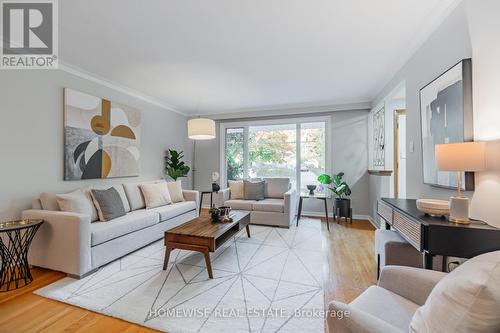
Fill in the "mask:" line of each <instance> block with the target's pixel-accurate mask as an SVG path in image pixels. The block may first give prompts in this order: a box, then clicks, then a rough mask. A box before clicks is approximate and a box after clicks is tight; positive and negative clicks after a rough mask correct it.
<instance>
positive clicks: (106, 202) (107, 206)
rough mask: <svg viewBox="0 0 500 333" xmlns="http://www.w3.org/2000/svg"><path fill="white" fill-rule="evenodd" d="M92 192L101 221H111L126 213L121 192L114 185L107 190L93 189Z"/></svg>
mask: <svg viewBox="0 0 500 333" xmlns="http://www.w3.org/2000/svg"><path fill="white" fill-rule="evenodd" d="M90 193H91V195H92V199H93V200H94V205H95V207H96V208H97V214H98V215H99V220H100V221H101V222H104V221H110V220H112V219H115V218H117V217H120V216H124V215H125V214H126V211H125V207H124V206H123V201H122V199H121V197H120V194H119V193H118V191H117V190H116V189H115V188H114V187H110V188H108V189H107V190H91V191H90Z"/></svg>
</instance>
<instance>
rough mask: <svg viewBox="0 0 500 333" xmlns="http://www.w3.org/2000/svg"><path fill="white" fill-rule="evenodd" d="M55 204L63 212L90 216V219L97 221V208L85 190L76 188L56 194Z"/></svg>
mask: <svg viewBox="0 0 500 333" xmlns="http://www.w3.org/2000/svg"><path fill="white" fill-rule="evenodd" d="M56 200H57V204H58V205H59V209H60V210H62V211H63V212H71V213H77V214H84V215H89V216H90V221H91V222H94V221H97V218H98V217H97V210H96V208H95V206H94V203H93V202H92V198H91V197H90V193H89V191H87V190H76V191H74V192H71V193H66V194H56Z"/></svg>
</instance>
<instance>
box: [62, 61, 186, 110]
mask: <svg viewBox="0 0 500 333" xmlns="http://www.w3.org/2000/svg"><path fill="white" fill-rule="evenodd" d="M58 69H59V70H62V71H64V72H66V73H69V74H72V75H75V76H78V77H79V78H82V79H84V80H87V81H91V82H94V83H97V84H99V85H102V86H105V87H107V88H110V89H113V90H116V91H119V92H121V93H124V94H126V95H129V96H132V97H134V98H137V99H140V100H142V101H144V102H147V103H149V104H152V105H155V106H158V107H160V108H162V109H166V110H169V111H172V112H175V113H178V114H180V115H183V116H185V117H187V116H188V114H186V113H184V112H182V111H180V110H179V109H177V108H176V107H174V106H172V105H169V104H168V103H165V102H163V101H162V100H159V99H157V98H154V97H152V96H149V95H146V94H143V93H141V92H140V91H137V90H135V89H132V88H130V87H127V86H124V85H122V84H120V83H117V82H115V81H112V80H108V79H106V78H104V77H102V76H100V75H97V74H95V73H91V72H88V71H86V70H84V69H81V68H79V67H76V66H73V65H70V64H68V63H65V62H63V61H59V68H58Z"/></svg>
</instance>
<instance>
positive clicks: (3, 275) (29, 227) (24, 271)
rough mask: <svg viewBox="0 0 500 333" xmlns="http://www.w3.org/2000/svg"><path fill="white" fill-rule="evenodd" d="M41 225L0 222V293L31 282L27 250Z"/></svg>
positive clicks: (31, 221) (20, 221)
mask: <svg viewBox="0 0 500 333" xmlns="http://www.w3.org/2000/svg"><path fill="white" fill-rule="evenodd" d="M42 223H43V220H19V221H11V222H0V256H1V258H2V264H1V268H0V291H9V290H12V289H17V288H20V287H24V286H26V285H28V284H29V283H31V281H33V276H31V271H30V267H29V264H28V250H29V247H30V244H31V241H32V240H33V237H35V234H36V232H37V231H38V229H39V228H40V226H41V225H42ZM4 235H5V236H6V237H3V236H4Z"/></svg>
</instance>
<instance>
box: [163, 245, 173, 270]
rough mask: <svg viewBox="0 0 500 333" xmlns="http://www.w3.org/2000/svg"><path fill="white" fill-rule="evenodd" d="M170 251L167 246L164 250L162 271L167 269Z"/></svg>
mask: <svg viewBox="0 0 500 333" xmlns="http://www.w3.org/2000/svg"><path fill="white" fill-rule="evenodd" d="M171 250H172V249H171V248H170V246H169V245H167V247H166V248H165V258H164V259H163V270H166V269H167V266H168V260H169V259H170V251H171Z"/></svg>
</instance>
